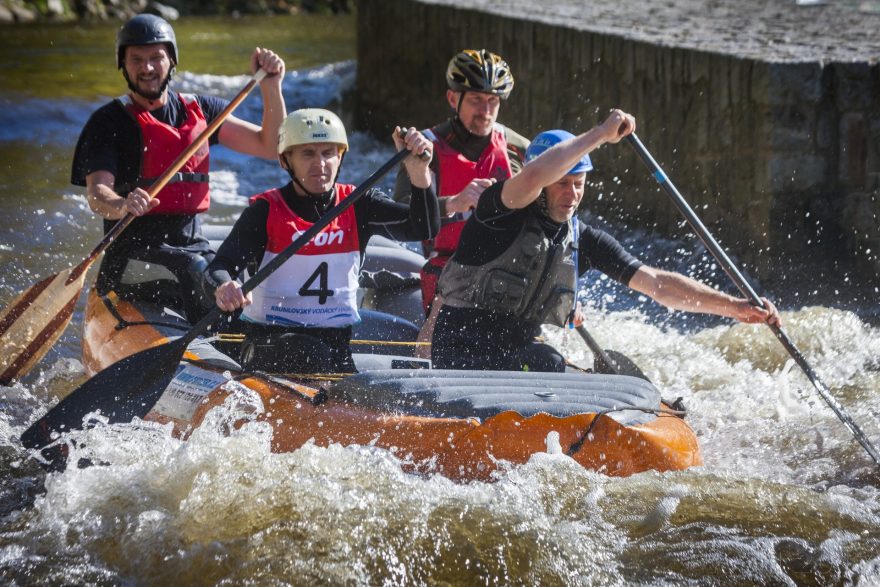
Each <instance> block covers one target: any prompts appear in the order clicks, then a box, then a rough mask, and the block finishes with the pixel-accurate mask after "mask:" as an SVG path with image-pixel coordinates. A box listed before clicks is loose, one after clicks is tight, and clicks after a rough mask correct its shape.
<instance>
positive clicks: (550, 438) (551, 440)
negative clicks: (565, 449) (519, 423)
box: [544, 430, 562, 455]
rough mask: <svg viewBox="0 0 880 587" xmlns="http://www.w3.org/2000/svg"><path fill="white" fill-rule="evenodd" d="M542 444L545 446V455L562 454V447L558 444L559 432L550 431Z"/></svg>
mask: <svg viewBox="0 0 880 587" xmlns="http://www.w3.org/2000/svg"><path fill="white" fill-rule="evenodd" d="M544 443H545V444H546V445H547V454H549V455H561V454H562V445H560V444H559V432H557V431H556V430H551V431H550V432H548V433H547V438H546V439H544Z"/></svg>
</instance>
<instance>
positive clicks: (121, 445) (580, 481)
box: [0, 64, 880, 585]
mask: <svg viewBox="0 0 880 587" xmlns="http://www.w3.org/2000/svg"><path fill="white" fill-rule="evenodd" d="M352 68H353V66H352V65H351V64H348V65H345V64H343V65H338V66H333V67H326V68H319V69H316V70H312V71H311V72H299V73H297V72H294V73H291V74H290V76H289V77H288V79H287V80H286V82H285V95H286V96H287V97H288V107H289V109H293V108H295V107H299V106H302V105H306V104H308V105H314V106H317V105H322V104H325V103H328V102H330V101H332V100H333V98H334V97H335V96H337V95H338V94H339V93H340V91H341V89H342V88H344V87H345V86H346V84H348V83H350V80H351V79H352V76H353V69H352ZM245 79H246V78H238V77H233V78H224V77H217V76H201V75H193V74H187V73H184V74H183V75H180V76H179V81H178V86H177V87H178V89H181V90H183V91H205V92H210V93H226V95H232V94H234V93H235V92H236V91H237V90H238V88H240V87H241V86H242V85H243V83H244V81H245ZM93 107H94V105H89V106H88V107H84V106H83V105H74V106H70V107H67V106H66V105H65V106H62V105H60V103H59V104H55V103H49V102H46V103H43V102H40V103H39V104H37V106H36V109H37V112H38V113H39V115H40V116H48V117H49V123H50V126H51V127H52V128H53V129H54V130H53V133H56V134H57V136H62V137H64V138H63V139H61V140H59V141H57V144H54V145H49V147H48V148H49V149H56V150H59V153H60V155H59V156H58V157H57V158H55V157H52V156H48V155H47V160H46V165H47V166H55V167H58V168H61V170H62V171H61V174H62V175H63V174H64V173H66V169H67V165H69V159H68V158H69V150H70V148H71V147H72V142H73V140H75V135H76V133H77V132H78V130H79V127H80V126H81V125H82V123H83V121H84V120H83V117H84V116H87V115H88V112H90V111H91V109H92V108H93ZM259 111H260V109H259V103H258V101H257V100H256V99H251V100H249V101H248V102H247V103H246V105H245V106H244V108H243V109H242V110H241V111H240V112H239V115H240V116H242V117H244V118H249V119H252V120H253V119H255V118H256V117H257V116H258V115H259ZM25 112H28V113H29V115H30V114H32V112H31V110H29V109H28V108H26V107H23V108H21V109H19V110H16V111H14V112H12V114H11V116H13V117H24V118H23V119H22V120H17V119H16V118H8V116H7V117H6V118H4V119H2V120H0V122H5V124H0V128H2V129H4V130H3V132H4V133H6V134H2V135H0V141H14V140H22V139H23V138H26V136H25V134H26V133H25V131H24V130H23V129H22V128H20V127H17V125H22V126H24V125H27V124H29V122H28V119H27V117H26V116H24V113H25ZM16 120H17V121H16ZM71 135H72V136H73V137H74V138H71ZM53 136H55V135H53ZM10 137H12V138H10ZM39 140H40V141H43V140H48V139H46V137H43V138H40V139H39ZM51 152H52V151H51V150H50V151H49V153H51ZM390 154H391V150H390V147H389V141H388V140H381V141H377V140H375V139H372V138H370V137H367V136H364V135H360V134H357V133H355V134H354V135H353V136H352V148H351V154H350V155H349V156H348V157H347V158H346V162H345V168H344V171H343V180H344V181H352V182H357V181H358V180H359V179H360V178H363V177H366V176H367V175H368V174H369V173H371V172H372V171H373V170H374V169H375V168H376V167H378V166H379V164H381V163H382V162H384V161H385V160H386V159H387V158H388V157H389V156H390ZM65 157H67V158H65ZM212 157H214V163H215V165H214V166H215V169H217V170H218V171H217V173H216V174H214V175H213V179H212V182H213V183H212V189H213V194H214V198H215V203H216V205H215V206H214V207H213V208H212V210H211V211H210V213H209V221H215V222H230V221H232V220H233V219H234V218H235V217H236V216H237V214H238V213H239V211H240V208H241V206H243V205H244V204H245V201H246V197H247V196H248V195H250V194H252V193H255V192H258V191H262V190H264V189H266V188H267V187H271V186H274V185H280V184H281V183H283V182H284V181H285V180H286V176H285V175H284V173H283V172H282V171H281V170H280V169H279V168H278V166H277V165H276V164H275V163H273V162H261V161H254V160H252V159H247V158H243V157H240V156H238V155H235V154H232V153H230V152H229V151H226V150H223V149H216V150H215V151H212ZM392 179H393V178H388V180H387V181H386V182H385V185H386V186H390V185H391V181H392ZM50 189H54V188H47V191H48V190H50ZM63 191H64V196H63V197H61V198H58V197H57V196H54V195H53V196H49V195H46V196H43V197H42V198H40V197H37V198H35V201H34V202H33V203H27V204H24V205H22V206H21V207H20V208H17V209H16V211H15V212H14V213H15V222H13V223H10V225H9V230H7V231H0V261H2V262H3V264H4V269H5V271H4V272H3V273H4V277H3V284H2V285H3V288H2V290H0V291H2V296H3V297H2V300H3V302H4V303H5V302H6V301H7V300H9V299H11V297H12V296H13V295H14V294H15V293H17V292H18V291H21V290H22V289H24V288H25V287H27V286H28V285H30V284H31V283H33V282H34V280H35V279H36V277H37V276H39V275H44V274H46V273H48V272H53V271H57V270H59V269H60V268H63V267H66V266H68V265H70V264H72V263H75V262H77V261H78V260H80V259H81V258H82V255H83V253H84V252H85V251H87V250H88V249H89V248H90V247H91V246H93V245H94V244H95V243H96V242H97V241H98V238H99V231H100V229H99V223H98V222H97V221H96V220H95V219H94V218H93V216H92V215H91V213H90V212H89V211H88V207H87V205H86V203H85V200H84V198H83V197H82V195H81V192H80V191H79V190H74V189H72V188H69V187H66V188H63ZM53 193H57V192H53ZM587 198H589V194H588V196H587ZM9 209H12V208H11V207H10V208H9ZM47 222H48V223H50V224H51V227H52V229H51V231H50V232H46V231H45V226H46V223H47ZM615 230H619V229H615ZM25 244H29V245H30V246H29V247H26V246H25ZM626 244H627V246H629V247H630V248H631V250H633V251H634V252H637V253H640V254H643V255H646V257H645V260H647V261H649V262H651V263H655V264H660V265H663V266H664V267H667V268H672V269H684V270H690V268H692V267H694V266H696V265H701V267H700V268H699V271H700V274H701V275H706V276H708V277H709V278H710V279H711V280H712V281H713V283H716V284H722V285H723V287H727V286H726V282H725V280H724V277H723V275H719V274H718V270H717V268H715V270H714V271H711V270H704V269H703V267H702V265H705V266H708V265H710V264H711V263H710V262H709V261H706V260H705V256H703V255H700V254H699V252H695V251H698V250H697V249H696V248H695V247H694V246H693V245H692V244H690V243H669V242H668V241H663V240H661V239H657V238H652V237H650V236H644V235H639V234H636V235H635V236H631V237H630V238H628V239H626ZM59 248H61V252H60V253H59ZM22 250H30V252H29V253H27V254H21V251H22ZM817 287H821V284H820V285H818V286H817ZM583 297H584V300H585V301H586V302H587V304H588V309H589V312H588V314H589V319H588V322H587V325H588V327H589V329H590V331H591V333H592V334H593V336H594V337H595V338H596V339H597V340H599V341H600V342H601V343H602V344H603V346H605V347H606V348H611V349H617V350H620V351H624V352H625V353H626V354H627V355H628V356H629V357H630V358H632V359H633V360H634V361H635V362H636V363H637V364H638V365H639V366H640V367H641V368H642V369H643V370H644V371H645V373H646V374H647V375H648V376H649V377H650V378H651V379H652V380H653V381H654V383H655V384H657V386H658V387H659V388H660V389H661V390H662V391H663V395H664V396H665V397H667V398H670V399H674V398H676V397H678V396H681V397H683V398H684V401H685V405H686V406H687V408H688V410H689V415H688V422H689V423H690V424H691V426H692V427H693V428H694V430H695V431H696V432H697V435H698V437H699V440H700V443H701V445H702V448H703V455H704V458H705V462H706V464H705V466H704V467H700V468H695V469H692V470H689V471H685V472H680V473H670V474H657V473H646V474H641V475H636V476H634V477H630V478H627V479H611V478H607V477H603V476H601V475H598V474H595V473H591V472H588V471H585V470H583V469H582V468H580V467H579V466H577V465H575V464H574V463H573V462H572V461H571V460H570V459H568V458H567V457H564V456H561V455H548V454H538V455H535V457H534V458H533V460H532V461H531V462H530V463H528V464H527V465H524V466H520V467H512V468H508V469H507V470H505V471H503V472H502V473H500V474H499V475H498V479H497V482H495V483H492V484H484V483H471V484H465V485H461V484H454V483H452V482H450V481H448V480H447V479H444V478H442V477H419V476H414V475H409V474H405V473H403V472H402V471H401V468H400V465H399V462H398V461H397V460H396V459H395V458H394V457H392V456H391V455H390V454H389V453H387V452H385V451H382V450H379V449H374V448H365V447H343V446H331V447H328V448H321V447H317V446H314V445H307V446H305V447H303V448H302V449H300V450H298V451H296V452H294V453H291V454H281V455H279V454H272V453H271V452H270V450H269V441H270V431H269V430H268V429H267V427H266V426H265V425H264V424H260V423H255V422H251V423H248V424H246V425H245V426H244V427H242V428H240V429H238V430H235V429H234V427H233V426H232V423H233V422H234V421H236V420H237V419H239V418H241V417H242V414H247V413H251V412H252V411H253V409H254V408H253V406H252V404H250V403H248V402H247V401H246V400H247V398H246V396H241V398H240V402H239V403H243V404H244V407H243V406H242V405H228V406H226V407H224V408H222V409H218V410H216V411H215V412H214V413H212V415H211V417H210V421H209V422H208V423H207V424H206V425H205V426H203V427H202V428H201V429H199V430H198V431H197V432H196V433H195V434H194V435H193V437H192V438H191V439H190V440H189V441H188V442H186V443H181V442H179V441H177V440H175V439H173V438H171V436H170V434H169V431H168V429H166V428H163V427H159V426H155V425H152V424H145V423H135V424H131V425H116V426H110V427H108V426H101V425H99V426H98V427H96V428H95V429H93V430H90V431H88V432H84V433H79V434H77V435H76V436H74V437H72V438H69V439H67V440H68V441H72V440H76V441H77V444H78V446H79V448H77V449H76V454H75V456H76V457H80V456H81V457H83V458H89V459H90V460H92V462H95V463H102V465H100V466H92V467H88V468H83V469H78V468H75V467H71V468H70V469H68V470H67V471H65V472H64V473H53V474H49V475H46V474H45V473H43V472H42V470H40V469H39V467H37V466H36V465H35V463H34V462H33V460H32V459H30V458H29V455H28V454H27V453H26V452H25V451H23V450H22V449H21V446H20V444H19V442H18V440H17V438H18V435H19V434H20V433H21V432H22V431H23V430H24V428H25V427H26V425H27V424H28V423H30V422H31V421H33V420H34V419H35V418H36V417H38V416H39V415H41V414H43V413H44V412H45V411H46V410H47V409H48V408H49V407H50V406H51V405H53V404H54V402H55V401H56V400H57V398H58V397H59V396H60V395H63V394H64V393H66V392H67V391H69V390H70V389H71V388H73V387H74V386H75V385H76V384H77V383H78V381H79V378H80V377H81V365H80V364H79V362H78V360H77V357H78V353H79V329H80V324H79V323H78V322H77V321H78V320H81V309H80V312H79V313H78V315H77V317H76V318H75V322H74V324H73V325H72V326H71V327H70V329H69V330H68V332H67V334H66V335H65V336H64V338H63V339H62V340H61V341H60V343H59V345H58V347H57V349H56V350H55V351H53V353H52V354H51V355H50V356H49V357H48V358H47V360H46V361H45V364H44V365H43V366H41V367H40V369H39V370H38V371H37V373H35V374H34V375H32V376H31V377H30V378H28V379H26V380H25V382H24V383H18V384H15V385H14V386H12V387H9V388H0V404H2V406H3V410H2V413H0V470H2V471H3V474H2V487H0V491H2V493H0V495H2V498H0V504H2V508H3V509H2V514H3V518H2V523H0V576H2V577H3V578H4V582H5V583H35V582H40V583H46V582H51V583H66V584H76V583H131V584H216V583H220V582H225V583H226V584H241V583H246V582H252V583H258V584H266V583H274V582H278V583H293V584H316V583H326V584H369V585H376V584H438V583H443V582H448V583H449V584H511V583H515V584H583V585H622V584H778V585H791V584H828V583H837V582H843V583H849V584H860V585H875V584H878V583H880V557H878V556H877V552H878V551H880V519H878V516H880V505H878V497H880V496H878V488H880V476H878V473H877V467H876V465H873V464H872V463H871V461H870V460H869V459H868V457H867V455H866V454H865V453H864V451H863V450H862V449H861V447H859V445H858V444H857V443H856V442H855V441H854V439H853V438H852V436H851V434H850V433H849V431H847V429H846V428H845V427H844V426H843V425H842V423H841V422H840V421H839V420H838V419H837V418H836V417H835V416H834V415H833V413H832V412H831V411H830V410H829V408H828V407H827V406H826V405H825V404H824V402H823V401H822V400H821V399H820V398H819V396H818V394H816V392H815V391H814V390H813V389H812V387H811V385H810V384H809V382H808V381H807V379H806V378H805V377H804V376H803V375H802V374H801V373H800V371H799V370H798V368H797V367H796V366H792V365H791V363H790V361H789V360H788V356H787V355H786V353H785V351H784V349H783V348H782V347H781V346H780V345H779V344H778V342H776V341H775V339H774V338H773V336H772V333H771V332H770V331H769V329H767V328H766V327H762V326H747V325H731V324H729V323H728V322H726V321H721V320H714V319H688V320H683V319H682V318H681V317H680V316H679V315H674V316H671V315H668V314H666V312H665V311H664V310H662V309H659V308H657V307H656V306H652V305H650V303H649V302H645V301H642V300H639V299H638V297H637V296H632V295H629V294H626V293H625V292H623V291H622V290H621V289H620V288H618V287H616V286H612V285H610V284H609V283H608V282H607V280H601V279H595V277H593V278H592V279H590V280H588V281H587V282H585V283H584V296H583ZM779 302H780V304H781V307H782V308H783V309H784V311H783V319H784V320H785V328H786V331H787V332H788V334H789V335H790V336H791V338H792V339H793V340H794V341H795V342H796V343H797V345H798V346H799V347H800V349H801V351H802V352H803V353H804V354H805V355H806V357H807V359H808V361H809V362H810V364H811V365H812V366H813V368H814V369H815V370H816V371H817V372H818V373H819V374H820V376H821V377H822V378H823V380H824V381H825V382H826V383H827V384H828V386H829V387H830V388H831V389H832V390H833V391H834V392H835V394H836V395H837V397H838V398H839V399H840V401H841V403H842V404H843V405H844V406H845V408H846V409H847V411H848V412H849V414H850V415H851V416H852V417H853V419H854V420H856V421H857V422H858V423H859V425H860V426H861V427H862V428H863V430H864V431H865V432H866V434H867V435H868V437H869V438H871V439H872V440H873V441H874V443H875V444H880V370H878V369H880V361H878V357H880V329H878V328H877V327H872V326H869V325H867V324H866V323H864V322H863V321H861V320H860V319H859V318H858V317H857V316H856V315H855V314H853V313H851V312H849V311H844V310H840V309H834V308H830V307H810V308H800V307H791V306H789V304H790V303H791V300H786V299H781V300H779ZM547 336H548V337H549V338H550V340H551V342H553V343H555V344H558V345H559V348H561V349H562V350H563V352H564V354H565V355H566V356H567V357H568V358H569V359H570V360H571V361H572V362H574V363H577V364H581V365H588V364H589V363H590V362H591V356H590V354H589V352H588V351H587V349H586V347H585V345H584V344H583V343H582V342H581V341H580V340H579V339H578V338H577V337H576V336H575V335H573V334H572V333H564V332H563V331H561V330H553V331H548V333H547ZM233 404H234V402H233ZM75 461H76V458H74V459H72V462H75Z"/></svg>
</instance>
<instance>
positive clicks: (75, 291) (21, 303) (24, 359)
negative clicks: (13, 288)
mask: <svg viewBox="0 0 880 587" xmlns="http://www.w3.org/2000/svg"><path fill="white" fill-rule="evenodd" d="M90 264H91V262H90V261H89V265H90ZM87 268H88V265H86V267H83V266H82V264H80V265H78V266H76V267H72V268H70V269H67V270H65V271H62V272H60V273H56V274H55V275H52V276H50V277H47V278H46V279H44V280H42V281H40V282H39V283H37V284H36V285H34V286H32V287H31V288H30V289H28V290H26V291H25V292H24V293H22V294H21V295H20V296H18V297H17V298H16V299H15V300H13V302H12V303H11V304H10V305H9V308H8V309H7V310H6V311H5V312H4V313H3V315H2V317H0V384H3V385H9V383H10V382H11V381H12V380H13V379H17V378H19V377H22V376H23V375H25V374H27V372H28V371H30V369H31V368H32V367H33V366H34V365H36V364H37V363H38V362H39V361H40V359H42V358H43V357H44V356H45V354H46V353H47V352H48V351H49V349H50V348H52V345H53V344H54V343H55V341H56V340H58V337H59V336H61V334H62V333H63V332H64V329H65V328H67V325H68V324H69V323H70V318H71V317H72V316H73V310H74V308H75V307H76V302H77V300H78V299H79V296H80V294H81V293H82V290H83V284H84V283H85V278H86V271H85V269H87Z"/></svg>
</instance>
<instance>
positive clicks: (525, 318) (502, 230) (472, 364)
mask: <svg viewBox="0 0 880 587" xmlns="http://www.w3.org/2000/svg"><path fill="white" fill-rule="evenodd" d="M634 130H635V119H634V118H633V117H632V116H630V115H629V114H626V113H624V112H622V111H620V110H615V111H613V112H612V114H611V115H610V116H609V117H608V119H607V120H606V121H605V122H604V123H602V124H601V125H599V126H597V127H595V128H593V129H591V130H590V131H588V132H586V133H583V134H581V135H579V136H574V135H572V134H571V133H569V132H567V131H563V130H551V131H545V132H542V133H541V134H539V135H538V136H536V137H535V138H534V139H533V140H532V142H531V145H530V146H529V148H528V150H527V152H526V160H527V164H526V165H525V167H524V168H523V170H522V171H521V172H520V173H519V174H517V175H515V176H514V177H512V178H510V179H507V180H503V181H500V182H498V183H496V184H494V185H492V186H490V187H489V188H487V189H486V191H485V192H483V195H482V197H481V198H480V201H479V204H478V205H477V208H476V210H474V214H473V216H472V217H471V218H470V219H469V220H468V221H467V224H466V225H465V227H464V229H463V230H462V233H461V241H460V242H459V245H458V249H457V250H456V252H455V255H453V257H452V259H451V260H450V261H449V263H448V264H447V265H446V268H445V269H444V270H443V274H442V275H441V276H440V283H439V289H440V296H441V297H442V299H443V306H442V308H441V309H440V312H439V316H438V318H437V325H436V328H435V330H434V337H433V345H432V359H433V361H434V367H436V368H439V369H498V370H514V371H520V370H524V369H527V370H529V371H564V370H565V360H564V359H563V357H562V355H560V354H559V352H558V351H557V350H556V349H554V348H553V347H551V346H550V345H547V344H543V343H538V342H535V336H536V335H537V334H539V333H540V328H541V326H542V325H543V324H553V325H556V326H567V325H570V324H572V323H574V322H576V321H578V320H579V316H578V315H577V314H578V312H577V308H576V298H577V295H576V293H577V278H578V276H579V275H583V274H584V273H586V272H587V271H588V270H589V269H598V270H599V271H601V272H602V273H605V274H606V275H608V276H609V277H610V278H612V279H614V280H616V281H618V282H620V283H622V284H623V285H627V286H629V287H630V288H632V289H634V290H636V291H638V292H640V293H643V294H645V295H646V296H649V297H651V298H652V299H654V300H655V301H657V302H659V303H661V304H663V305H664V306H666V307H668V308H670V309H675V310H687V311H690V312H703V313H709V314H717V315H719V316H727V317H731V318H735V319H737V320H740V321H742V322H764V321H770V322H772V323H777V324H778V323H779V313H778V312H777V310H776V308H775V307H774V306H773V304H772V303H770V302H769V301H768V300H766V299H765V300H764V302H765V304H767V308H768V309H766V310H765V309H764V308H758V307H755V306H753V305H751V303H749V300H747V299H745V298H737V297H734V296H731V295H728V294H726V293H723V292H720V291H717V290H715V289H712V288H711V287H709V286H708V285H705V284H702V283H700V282H698V281H695V280H693V279H691V278H689V277H686V276H684V275H681V274H679V273H673V272H670V271H663V270H661V269H655V268H653V267H649V266H647V265H643V264H642V263H641V262H640V261H638V260H637V259H636V258H635V257H633V256H632V255H630V254H629V253H628V252H627V251H626V250H624V249H623V247H622V246H621V245H620V243H619V242H617V240H615V239H614V238H613V237H611V236H610V235H609V234H607V233H606V232H604V231H601V230H599V229H596V228H593V227H591V226H586V225H584V224H581V223H579V222H578V221H577V217H576V216H575V214H576V212H577V209H578V206H579V205H580V202H581V199H583V196H584V189H585V182H586V175H587V172H588V171H590V170H591V169H592V162H591V161H590V159H589V156H588V154H589V153H590V152H591V151H593V150H594V149H596V148H598V147H600V146H601V145H603V144H605V143H617V142H619V141H620V140H621V139H623V138H624V137H626V136H627V135H629V134H630V133H632V132H633V131H634ZM474 349H479V352H476V353H475V352H474Z"/></svg>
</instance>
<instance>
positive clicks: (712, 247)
mask: <svg viewBox="0 0 880 587" xmlns="http://www.w3.org/2000/svg"><path fill="white" fill-rule="evenodd" d="M627 140H628V141H629V143H630V145H632V147H633V148H634V149H635V151H636V153H638V155H639V157H640V158H641V159H642V161H644V163H645V165H647V166H648V169H649V170H650V171H651V174H652V175H653V176H654V179H656V180H657V182H658V183H659V184H660V185H661V186H662V187H663V189H664V190H665V191H666V193H667V195H668V196H669V197H670V198H671V199H672V203H673V204H674V205H675V207H676V208H678V211H679V212H681V214H682V216H684V217H685V219H686V220H687V222H688V224H690V225H691V228H692V229H693V230H694V232H695V233H696V234H697V236H698V237H699V239H700V240H701V241H702V242H703V245H705V247H706V248H707V249H708V250H709V252H710V253H711V254H712V256H713V257H715V260H716V261H718V263H719V264H720V265H721V267H722V268H723V269H724V272H725V273H727V275H728V276H729V277H730V279H732V280H733V282H734V284H736V287H737V288H738V289H739V291H740V292H742V294H743V295H744V296H746V297H747V298H748V299H749V301H750V302H751V303H752V304H754V305H755V306H762V307H763V305H764V304H763V302H762V301H761V298H760V297H758V294H757V293H756V292H755V290H754V289H752V286H751V285H749V283H748V282H747V281H746V279H745V277H743V275H742V273H740V271H739V269H737V268H736V266H734V264H733V262H732V261H731V260H730V258H729V257H728V256H727V253H725V252H724V250H723V249H722V248H721V246H720V245H719V244H718V241H716V240H715V238H714V237H713V236H712V235H711V234H710V233H709V231H708V230H707V229H706V227H705V225H704V224H703V223H702V221H701V220H700V219H699V218H698V217H697V215H696V214H695V213H694V211H693V209H692V208H691V207H690V206H689V205H688V203H687V202H686V201H685V199H684V198H683V197H682V195H681V193H679V191H678V189H677V188H676V187H675V186H674V185H673V184H672V182H671V181H670V180H669V178H668V177H667V176H666V174H665V173H664V172H663V170H662V169H660V166H659V165H658V164H657V162H656V161H655V160H654V158H653V157H652V156H651V154H650V153H649V152H648V149H646V148H645V145H643V144H642V141H640V140H639V138H638V137H637V136H636V135H635V133H633V134H632V135H630V136H629V137H627ZM767 325H768V326H769V327H770V329H771V330H772V331H773V334H775V335H776V338H777V339H779V342H781V343H782V346H784V347H785V350H786V351H788V354H789V355H791V357H792V358H793V359H794V360H795V362H796V363H797V364H798V366H799V367H800V368H801V370H802V371H803V372H804V374H806V376H807V378H808V379H809V380H810V382H811V383H812V384H813V387H815V388H816V391H818V392H819V395H821V396H822V399H824V400H825V403H827V404H828V406H829V407H830V408H831V409H832V411H834V413H835V414H836V415H837V417H838V418H840V420H841V421H842V422H843V423H844V425H845V426H846V427H847V428H849V431H850V432H852V434H853V436H855V439H856V440H857V441H858V442H859V444H861V445H862V447H863V448H864V449H865V451H866V452H867V453H868V454H869V455H870V456H871V458H872V459H874V462H875V463H877V464H880V452H877V449H876V448H875V447H874V445H873V444H871V441H870V440H868V437H867V436H865V434H864V432H862V430H861V429H860V428H859V426H858V425H857V424H856V423H855V421H854V420H853V419H852V418H851V417H850V415H849V414H848V413H847V412H846V410H844V409H843V406H842V405H840V403H839V402H838V401H837V400H836V399H835V398H834V396H833V395H831V391H830V390H829V389H828V387H827V386H826V385H825V384H824V383H823V382H822V381H821V380H820V379H819V376H818V375H817V374H816V372H815V371H813V369H812V367H810V365H809V364H808V363H807V360H806V359H805V358H804V356H803V355H802V354H801V352H800V351H799V350H798V348H797V347H796V346H795V344H794V342H792V340H791V339H790V338H788V335H787V334H785V332H784V331H783V330H782V328H781V327H779V326H776V325H774V324H769V323H768V324H767Z"/></svg>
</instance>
